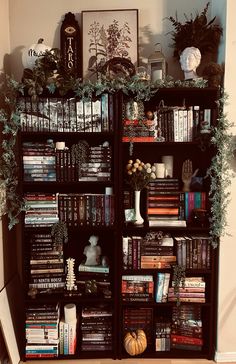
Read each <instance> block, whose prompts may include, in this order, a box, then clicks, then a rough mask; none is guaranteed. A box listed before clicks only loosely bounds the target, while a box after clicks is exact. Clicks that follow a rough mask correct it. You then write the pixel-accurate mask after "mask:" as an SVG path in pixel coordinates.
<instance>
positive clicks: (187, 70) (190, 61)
mask: <svg viewBox="0 0 236 364" xmlns="http://www.w3.org/2000/svg"><path fill="white" fill-rule="evenodd" d="M200 62H201V53H200V51H199V49H198V48H195V47H187V48H185V49H184V50H183V52H182V53H181V55H180V65H181V69H182V70H183V71H184V76H185V79H191V78H197V73H196V69H197V67H198V66H199V64H200Z"/></svg>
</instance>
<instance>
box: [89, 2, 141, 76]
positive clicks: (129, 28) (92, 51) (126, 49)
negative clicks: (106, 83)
mask: <svg viewBox="0 0 236 364" xmlns="http://www.w3.org/2000/svg"><path fill="white" fill-rule="evenodd" d="M82 54H83V78H84V79H97V76H98V73H99V70H100V69H101V67H102V66H103V65H104V64H105V63H106V62H107V61H109V60H111V59H113V58H115V57H121V58H126V59H129V60H130V61H131V62H132V63H133V64H134V65H137V62H138V10H137V9H125V10H101V11H100V10H88V11H82Z"/></svg>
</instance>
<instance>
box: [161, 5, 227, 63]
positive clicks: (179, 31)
mask: <svg viewBox="0 0 236 364" xmlns="http://www.w3.org/2000/svg"><path fill="white" fill-rule="evenodd" d="M209 5H210V2H208V3H207V4H206V6H205V8H204V9H203V10H202V12H201V13H200V14H199V13H196V15H195V17H193V15H192V14H191V17H190V18H188V17H187V15H186V14H184V16H185V19H186V21H185V22H184V23H181V22H180V21H179V20H178V17H177V12H176V15H175V18H174V17H173V16H170V17H168V18H167V19H168V20H169V21H170V22H171V24H172V26H173V28H174V30H173V31H171V32H170V34H171V35H172V40H173V45H172V47H173V48H174V57H177V58H179V55H180V53H181V52H182V51H183V50H184V49H185V48H186V47H196V48H198V49H199V50H200V52H201V54H202V55H203V54H205V53H213V54H214V53H215V52H216V51H217V48H218V46H219V43H220V38H221V35H222V32H223V30H222V27H221V26H219V25H217V24H213V23H214V21H215V19H216V17H214V18H213V19H211V20H210V21H208V20H207V12H208V8H209Z"/></svg>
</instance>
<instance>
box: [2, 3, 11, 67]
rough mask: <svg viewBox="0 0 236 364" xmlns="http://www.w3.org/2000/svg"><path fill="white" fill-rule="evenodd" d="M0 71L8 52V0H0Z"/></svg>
mask: <svg viewBox="0 0 236 364" xmlns="http://www.w3.org/2000/svg"><path fill="white" fill-rule="evenodd" d="M0 10H1V11H0V44H1V47H0V71H1V70H2V69H3V66H4V60H5V55H7V54H9V52H10V32H9V0H0Z"/></svg>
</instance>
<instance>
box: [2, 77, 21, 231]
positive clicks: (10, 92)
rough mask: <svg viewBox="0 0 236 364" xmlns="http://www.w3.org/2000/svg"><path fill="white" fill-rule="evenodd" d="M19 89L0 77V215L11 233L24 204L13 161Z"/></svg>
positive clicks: (16, 164) (17, 123) (17, 129)
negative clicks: (0, 209)
mask: <svg viewBox="0 0 236 364" xmlns="http://www.w3.org/2000/svg"><path fill="white" fill-rule="evenodd" d="M22 91H23V85H20V84H19V83H17V82H16V81H14V80H13V79H12V78H10V77H9V76H5V75H2V80H1V83H0V96H1V98H0V99H1V109H0V122H1V123H2V151H1V157H0V184H1V195H2V197H3V196H4V197H3V198H4V199H5V201H1V203H2V204H3V205H4V206H5V208H3V209H2V211H1V212H2V214H7V215H8V218H9V224H8V227H9V229H11V228H12V227H13V226H14V225H15V224H17V223H18V222H19V215H20V213H21V211H23V210H24V209H25V203H24V200H23V199H22V198H21V197H20V194H19V193H18V192H19V191H18V178H19V171H18V163H17V160H16V146H17V145H16V142H17V134H18V131H19V128H20V111H19V109H18V106H17V94H18V93H22Z"/></svg>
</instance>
